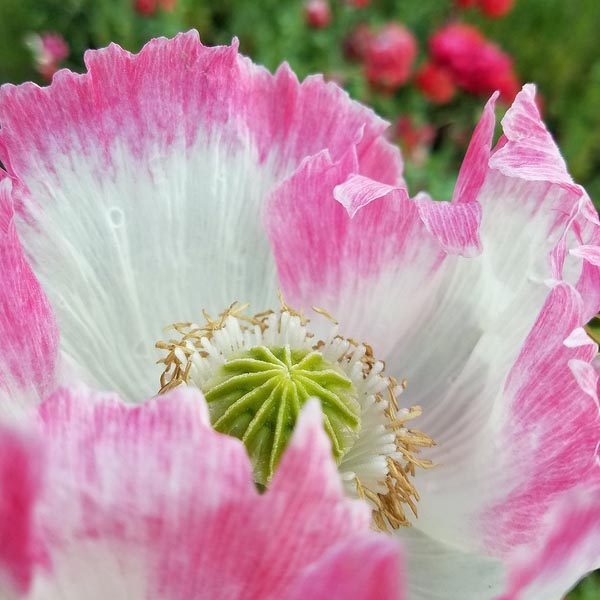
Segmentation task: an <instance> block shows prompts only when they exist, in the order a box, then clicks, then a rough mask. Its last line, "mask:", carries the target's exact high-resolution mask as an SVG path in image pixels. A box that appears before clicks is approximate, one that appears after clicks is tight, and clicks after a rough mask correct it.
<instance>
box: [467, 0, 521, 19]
mask: <svg viewBox="0 0 600 600" xmlns="http://www.w3.org/2000/svg"><path fill="white" fill-rule="evenodd" d="M514 3H515V0H456V1H455V4H456V6H458V7H459V8H473V7H475V6H476V7H478V8H480V9H481V11H482V12H483V13H484V14H485V15H486V16H488V17H490V18H492V19H497V18H500V17H504V16H505V15H507V14H508V13H509V12H510V11H511V10H512V8H513V6H514Z"/></svg>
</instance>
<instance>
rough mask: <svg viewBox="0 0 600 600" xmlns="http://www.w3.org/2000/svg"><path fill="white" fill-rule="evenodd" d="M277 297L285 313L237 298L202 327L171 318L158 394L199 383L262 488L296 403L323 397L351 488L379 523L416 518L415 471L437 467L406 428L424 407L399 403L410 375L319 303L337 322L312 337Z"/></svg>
mask: <svg viewBox="0 0 600 600" xmlns="http://www.w3.org/2000/svg"><path fill="white" fill-rule="evenodd" d="M280 301H281V307H280V310H279V312H278V313H275V312H274V311H272V310H267V311H264V312H261V313H257V314H255V315H251V316H250V315H247V314H246V312H245V311H246V309H247V308H248V305H247V304H244V305H240V304H239V303H238V302H233V303H232V304H231V305H230V306H229V307H228V308H226V309H225V310H224V311H223V312H222V313H221V314H219V315H218V317H216V318H212V317H211V316H210V315H209V314H208V313H206V311H203V315H204V319H205V323H204V324H202V325H197V324H195V323H191V322H182V323H173V324H172V325H170V326H169V327H168V328H167V330H174V331H175V332H176V333H177V334H178V335H179V338H178V339H171V340H170V341H168V342H164V341H159V342H157V343H156V347H157V348H159V349H160V350H163V351H165V353H166V354H165V356H164V357H163V358H161V359H160V360H159V361H158V362H159V363H162V364H164V366H165V368H164V371H163V373H162V375H161V377H160V392H159V393H164V392H166V391H168V390H171V389H173V388H174V387H177V386H179V385H191V386H194V387H198V388H200V389H202V391H203V392H204V395H205V397H206V399H207V402H208V404H209V411H210V412H211V421H212V423H213V426H214V427H215V428H216V429H217V430H220V431H223V432H225V433H229V434H232V435H235V436H236V437H239V438H240V439H242V440H243V441H244V442H245V443H246V447H247V448H248V451H249V454H250V456H251V459H252V460H253V464H254V465H255V478H256V480H257V482H258V483H260V484H263V485H268V483H269V481H270V478H271V476H272V474H273V470H274V469H275V468H276V464H277V461H278V458H279V456H280V454H281V452H282V450H283V446H284V445H285V443H286V442H287V438H288V437H289V435H290V433H291V429H292V428H293V423H294V422H295V418H296V417H297V412H298V411H299V406H300V405H301V404H302V403H303V402H304V401H305V400H306V399H307V398H308V396H317V397H319V398H320V400H321V404H322V407H323V412H324V425H325V429H326V431H327V433H328V435H329V437H330V439H331V441H332V451H333V454H334V458H335V459H336V461H337V462H338V469H339V471H340V475H341V478H342V481H343V482H344V485H345V487H346V492H347V493H348V494H349V495H353V496H357V497H360V498H364V499H366V500H367V501H368V502H369V503H370V504H371V505H372V506H373V522H374V524H375V526H376V527H377V528H378V529H381V530H389V529H396V528H398V527H401V526H410V519H411V517H410V516H409V514H411V513H412V515H414V517H415V518H416V517H417V516H418V514H417V502H418V500H419V494H418V492H417V490H416V488H415V486H414V484H413V481H412V478H413V477H414V475H415V469H416V468H422V469H429V468H431V467H432V466H433V465H432V463H431V461H429V460H427V459H422V458H418V454H419V452H420V450H421V449H422V448H430V447H432V446H433V445H434V442H433V440H432V439H431V438H430V437H429V436H427V435H426V434H425V433H423V432H421V431H418V430H416V429H410V428H407V423H409V422H410V421H412V420H413V419H415V418H417V417H419V416H420V415H421V409H420V408H419V407H417V406H415V407H411V408H408V409H405V408H400V407H399V406H400V404H399V401H398V396H399V395H400V394H401V393H402V391H403V390H404V389H405V388H406V386H407V382H406V380H402V381H401V383H400V384H399V383H398V382H397V380H396V379H394V378H393V377H390V376H385V375H384V370H385V364H384V362H383V361H379V360H377V359H376V358H375V356H374V353H373V349H372V347H371V346H370V345H368V344H365V343H359V342H357V341H356V340H354V339H352V338H343V337H341V336H340V335H338V330H337V325H338V323H337V321H336V320H335V318H334V317H332V315H331V314H329V312H327V311H326V310H325V309H322V308H318V307H313V310H314V311H315V312H316V313H317V314H319V315H321V316H323V317H325V318H326V319H327V320H329V321H330V322H331V323H332V326H331V329H330V331H329V334H328V335H327V336H326V337H324V338H323V339H319V340H315V339H314V336H313V335H312V334H311V333H310V332H309V331H308V329H307V325H308V323H309V320H308V319H307V318H306V317H305V316H304V315H303V314H302V313H301V312H297V311H295V310H294V309H292V308H291V307H289V306H288V305H286V304H285V302H284V301H283V298H282V297H281V296H280ZM309 367H310V368H309ZM242 383H243V385H242ZM290 385H291V387H289V386H290ZM261 386H262V387H261ZM259 388H260V389H259ZM274 390H276V391H274ZM298 401H300V405H297V404H298ZM290 403H291V404H290ZM286 406H287V407H288V408H286ZM292 406H296V409H292V408H290V407H292ZM332 411H333V413H332ZM353 414H354V417H353ZM267 415H269V416H267ZM340 419H341V420H340ZM261 427H263V429H261ZM265 427H266V429H265ZM259 430H260V431H262V433H261V434H260V435H258V434H257V432H258V431H259ZM257 435H258V437H257ZM261 436H262V437H261ZM265 448H266V449H267V450H268V452H267V453H266V454H265ZM267 455H268V456H267Z"/></svg>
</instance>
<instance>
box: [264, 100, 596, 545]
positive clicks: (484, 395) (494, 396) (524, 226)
mask: <svg viewBox="0 0 600 600" xmlns="http://www.w3.org/2000/svg"><path fill="white" fill-rule="evenodd" d="M530 91H531V90H530V89H529V88H526V89H525V90H524V91H523V92H522V94H521V95H520V97H519V100H518V102H516V103H515V106H514V107H513V108H512V109H511V110H510V111H509V113H508V114H507V117H506V120H505V122H506V124H507V125H506V130H505V136H504V138H503V139H502V141H501V143H500V144H499V146H498V147H497V149H496V150H495V151H494V153H493V154H492V156H491V158H490V160H489V165H488V168H487V172H486V174H485V178H484V179H482V177H481V173H480V172H479V164H478V161H477V160H475V159H473V160H471V161H467V164H466V167H465V168H466V169H467V170H468V169H470V168H472V169H474V170H475V171H476V172H475V173H473V174H469V173H468V171H463V172H462V173H461V181H462V182H463V185H462V187H464V189H465V190H466V189H467V188H468V189H469V190H470V191H469V192H468V194H467V196H468V197H467V202H464V203H463V202H453V203H452V204H450V205H448V206H450V207H454V206H455V207H464V206H465V205H466V206H468V205H469V203H470V202H474V201H473V200H469V199H470V198H471V197H472V196H473V195H475V192H474V191H473V190H475V189H477V188H478V187H479V189H478V190H477V193H476V197H477V202H478V203H479V204H481V209H482V218H481V225H480V227H479V228H477V227H476V222H475V225H473V226H472V227H471V226H468V223H466V222H465V221H463V220H462V219H458V218H457V219H456V220H455V221H453V219H452V215H453V214H454V213H452V208H449V209H439V210H436V209H435V208H431V214H432V215H433V217H432V218H430V219H429V222H428V219H427V217H428V216H429V215H428V211H429V207H428V211H424V210H422V209H421V210H420V211H419V210H418V204H419V203H418V202H415V201H410V200H407V199H406V194H405V193H403V192H402V191H401V190H391V191H390V188H389V186H388V185H379V184H377V183H375V182H369V181H368V180H365V178H356V177H353V178H350V179H348V180H347V181H345V182H344V183H342V184H339V183H337V182H338V181H340V180H344V176H343V171H344V166H343V165H342V164H341V161H340V162H339V163H336V164H333V165H331V164H330V165H323V166H322V169H321V171H320V173H319V170H318V169H312V170H311V169H309V168H305V169H304V170H302V169H300V170H299V171H298V172H297V173H296V174H294V176H293V177H292V178H290V179H289V180H288V181H286V182H285V183H284V184H282V186H281V187H280V188H279V189H278V190H277V191H276V192H275V195H274V197H273V199H272V214H273V215H275V216H274V217H272V221H271V223H272V225H271V226H270V227H269V234H270V237H271V240H272V243H273V246H274V251H275V256H276V260H277V265H278V269H279V273H280V278H281V281H282V286H283V290H284V292H285V293H286V299H287V300H288V301H289V302H290V303H292V304H295V305H297V306H298V305H299V306H303V307H305V308H307V307H310V306H312V305H319V306H324V307H326V308H327V309H328V310H329V311H330V312H331V313H332V314H333V315H335V316H336V318H337V319H338V320H340V322H341V323H342V325H343V328H344V331H343V332H344V333H345V334H347V335H350V336H352V337H355V338H358V339H363V340H365V341H368V342H369V343H370V344H372V345H373V348H374V351H375V354H376V355H377V356H378V357H380V358H383V359H385V360H386V362H387V370H388V372H390V374H392V375H395V376H396V377H398V378H402V377H406V378H407V379H408V389H407V390H406V392H405V395H404V396H403V402H404V403H407V404H420V405H422V406H423V408H424V416H423V417H422V418H421V419H420V421H419V423H418V427H419V429H421V430H424V431H426V432H427V433H428V434H429V435H431V436H432V437H433V438H434V439H435V440H436V442H437V444H438V445H437V447H436V448H435V449H433V450H432V451H431V453H430V457H431V458H432V459H433V460H434V461H435V462H436V463H437V464H438V467H437V468H435V469H432V470H430V471H428V472H427V473H420V474H419V475H418V476H417V482H416V485H417V487H418V489H419V491H420V493H421V498H422V499H421V502H420V505H419V519H418V520H417V521H416V524H417V525H418V527H420V528H422V529H423V530H424V531H425V532H426V533H428V534H429V535H431V536H433V537H436V538H438V539H439V540H442V541H444V542H446V543H447V544H449V545H453V546H455V547H457V548H462V549H463V550H465V551H471V552H473V551H475V552H476V551H478V550H481V549H486V544H485V542H484V540H483V537H484V536H482V534H483V529H484V528H485V526H487V525H490V526H491V525H493V523H494V521H493V520H489V521H486V525H485V526H484V525H482V524H481V523H478V522H475V521H474V520H473V515H474V514H477V513H478V512H480V511H481V510H483V508H482V507H485V506H486V502H488V503H490V504H493V501H494V498H496V499H497V498H499V497H502V496H503V494H508V493H509V492H510V486H511V485H512V484H514V481H513V482H512V484H511V481H506V482H505V485H504V486H502V485H501V484H499V483H497V482H498V481H500V480H497V479H490V477H492V476H494V477H496V476H497V475H499V474H500V475H506V474H510V473H511V469H512V467H511V469H509V466H511V465H512V464H513V463H514V464H516V465H517V466H519V467H521V469H518V473H519V476H524V477H525V479H527V480H528V475H527V474H531V473H535V474H536V475H538V476H539V473H540V472H539V471H538V470H537V469H536V467H535V466H533V468H532V466H531V462H530V460H531V461H533V462H534V463H535V460H536V456H538V455H537V454H535V452H536V448H537V449H539V436H538V435H537V434H536V433H535V432H533V431H532V430H527V428H525V429H524V430H523V431H522V432H521V434H520V435H521V437H520V444H521V445H523V446H524V447H526V448H528V451H529V452H532V453H533V457H532V458H531V459H529V457H528V456H527V457H526V458H527V460H524V455H523V454H522V453H521V450H522V448H521V446H519V445H515V444H514V443H513V441H511V440H509V439H506V440H504V441H503V442H502V443H501V442H499V441H498V440H499V438H500V436H501V433H500V429H501V428H502V424H506V425H508V424H509V423H510V420H511V419H512V418H513V415H512V414H511V410H512V409H511V408H508V407H510V406H511V405H512V403H513V398H512V396H511V395H510V390H509V391H508V392H507V393H506V394H505V393H504V392H503V390H504V387H505V385H506V382H507V379H508V378H509V373H510V372H511V370H513V372H514V369H513V365H515V363H517V361H518V358H519V356H520V355H521V352H522V348H523V345H524V344H525V342H526V340H527V339H528V338H530V337H531V336H534V337H536V336H537V338H539V339H538V342H536V343H538V344H541V343H542V340H543V345H544V348H543V349H540V351H539V353H538V352H537V350H536V352H534V353H530V355H531V356H532V357H533V356H534V355H535V354H538V355H539V357H540V360H541V359H542V358H541V357H542V356H546V354H544V352H546V353H551V354H552V360H556V361H558V363H557V366H556V367H555V368H556V369H559V371H557V374H558V375H559V376H557V377H555V378H554V379H553V380H552V381H548V378H549V375H548V373H549V371H548V370H547V369H546V368H545V367H544V369H542V370H541V371H538V377H542V383H541V384H540V385H539V389H540V390H542V389H545V390H546V391H547V390H548V388H549V387H550V388H552V390H553V395H552V396H551V398H550V399H547V400H549V401H556V398H555V397H556V396H560V397H561V398H562V399H563V400H561V401H560V405H561V406H562V402H563V401H564V402H567V403H569V402H571V403H574V404H575V407H576V412H577V414H581V415H584V414H585V415H586V417H585V418H587V421H588V423H587V429H586V428H585V427H584V429H585V430H586V431H588V432H590V429H589V428H590V427H594V415H595V413H594V412H593V410H594V409H593V405H592V400H591V399H589V398H588V397H585V395H584V394H583V392H581V390H580V388H579V386H578V385H577V382H576V381H575V379H574V378H573V375H572V374H571V371H570V370H569V367H568V363H569V361H570V360H571V359H573V358H575V359H577V358H579V359H582V360H587V361H588V362H589V361H590V360H591V354H593V347H592V346H591V345H587V346H583V347H581V348H577V349H569V348H567V347H565V346H564V345H563V342H564V340H565V339H567V338H568V337H569V336H570V334H571V332H572V331H573V330H574V329H576V328H578V327H581V326H583V325H584V324H585V323H586V321H587V319H589V317H590V316H591V315H592V314H594V312H596V311H597V310H598V308H599V307H600V303H599V301H600V297H599V292H600V285H599V280H598V270H597V268H596V267H594V265H592V264H591V263H589V261H588V262H586V265H587V267H586V266H584V268H583V269H582V265H581V261H580V260H579V263H577V262H576V259H577V257H574V256H572V255H570V254H569V250H570V249H571V248H576V247H578V246H580V245H590V244H591V245H594V244H595V243H596V241H597V239H598V234H599V227H598V218H597V216H596V215H594V214H593V211H592V210H591V209H590V205H589V199H588V198H587V196H585V194H584V193H583V191H582V189H581V188H579V187H578V186H575V185H574V184H572V183H569V181H570V178H569V176H568V174H567V173H566V171H565V170H564V163H562V162H561V160H562V159H560V155H559V153H558V150H557V149H556V147H555V146H554V144H553V142H552V140H551V138H550V137H549V135H548V134H547V132H546V130H545V128H544V126H543V124H542V122H541V120H540V119H539V115H537V112H536V113H535V115H537V116H535V115H534V112H533V111H536V110H537V109H535V108H534V107H532V105H533V98H532V96H531V93H530ZM492 111H493V105H492V104H488V105H487V107H486V109H485V111H484V116H483V119H484V120H483V124H482V126H481V128H480V129H478V133H477V134H476V136H475V139H474V141H473V144H474V145H475V150H473V152H472V153H471V154H470V156H471V158H472V157H473V156H481V155H486V152H487V150H486V148H488V147H489V144H490V142H491V135H492V132H493V128H492V127H491V122H492V120H491V114H492ZM521 112H526V113H527V115H529V116H531V115H534V117H535V118H534V121H535V127H533V126H532V127H531V129H532V131H533V133H532V135H534V136H535V138H536V142H535V143H531V142H530V140H529V139H522V138H521V137H519V136H521V135H522V133H523V132H524V131H526V128H525V127H523V128H521V129H519V128H517V131H518V132H519V133H518V134H517V133H515V127H514V123H515V122H519V118H520V117H519V113H521ZM543 132H546V133H543ZM486 136H489V139H488V140H487V141H486V139H484V138H486ZM536 144H546V145H548V146H549V147H548V148H542V149H541V150H540V151H539V152H537V153H535V152H534V153H532V152H533V150H532V149H533V148H534V147H535V145H536ZM509 150H510V152H511V154H510V156H509V157H508V158H507V159H506V160H504V159H503V155H504V156H506V153H507V152H508V151H509ZM515 154H516V155H519V156H520V158H519V159H515V157H514V155H515ZM528 160H535V161H540V160H542V161H547V163H548V164H546V165H543V164H542V165H540V164H532V165H529V163H528V162H527V161H528ZM305 167H306V165H305ZM561 169H563V170H561ZM330 173H332V174H330ZM544 177H547V178H548V179H543V178H544ZM467 182H471V183H467ZM336 184H337V187H335V186H336ZM334 187H335V193H333V190H332V188H334ZM327 188H329V190H331V191H328V189H327ZM461 189H462V188H461ZM378 190H379V193H378ZM465 193H466V192H465ZM465 193H462V192H461V194H460V195H459V196H464V195H465ZM332 196H335V200H337V201H338V202H340V203H341V204H343V207H342V208H345V209H346V214H344V211H340V210H339V207H336V206H335V202H332ZM457 199H458V200H460V197H458V198H457ZM348 209H349V210H348ZM463 210H464V208H463ZM445 213H447V214H445ZM350 214H353V217H352V218H351V217H350ZM471 217H473V218H477V213H476V212H475V211H473V212H472V213H471ZM292 223H293V224H294V225H295V229H294V230H293V231H292V232H291V233H289V232H290V226H291V224H292ZM375 223H377V224H376V225H375ZM381 223H384V224H385V225H381ZM453 223H457V224H459V225H461V226H462V227H465V231H461V232H460V235H453V236H450V235H448V234H447V232H448V231H451V230H452V229H451V228H452V226H453ZM284 232H285V233H284ZM475 233H478V234H479V239H480V240H481V245H482V246H483V252H482V253H481V254H480V255H478V256H472V257H469V258H465V257H462V256H456V254H457V250H459V252H458V254H467V255H468V254H472V253H473V252H472V250H471V252H460V250H462V249H466V248H465V246H462V248H461V247H458V248H457V246H460V244H454V243H453V242H454V240H458V241H459V242H460V241H461V240H462V241H464V240H466V241H468V242H469V245H468V246H467V248H471V249H472V248H475V247H477V241H476V237H475V235H474V234H475ZM286 236H287V237H286ZM302 248H304V252H302ZM306 248H309V249H310V252H309V251H307V250H306ZM342 269H343V271H342ZM586 269H587V271H586ZM340 271H342V272H341V273H340ZM292 274H296V275H297V277H295V278H294V277H292ZM561 280H564V281H565V282H566V283H564V284H563V283H560V281H561ZM575 286H576V288H577V291H576V289H575ZM578 291H579V292H582V291H585V293H586V298H585V299H583V300H582V298H581V296H580V294H579V293H578ZM548 314H553V315H554V318H555V320H556V323H555V327H556V329H552V327H551V326H550V321H549V319H548V318H547V317H546V316H545V315H548ZM538 321H539V322H538ZM536 323H537V325H536ZM534 327H535V328H536V329H534ZM540 328H541V329H540ZM532 329H534V332H533V333H531V332H532ZM590 353H591V354H590ZM582 357H584V358H582ZM544 360H545V359H544ZM390 367H391V368H390ZM534 367H535V364H534V363H532V364H530V365H529V367H528V368H526V369H523V375H522V376H523V377H524V378H527V381H530V382H531V385H532V386H533V387H535V384H534V382H533V379H532V375H531V374H532V373H533V372H534V371H535V368H534ZM517 368H518V367H515V369H517ZM540 368H541V367H540ZM432 369H434V370H435V376H432ZM561 369H562V370H561ZM511 378H512V380H513V381H514V375H512V376H511ZM559 382H560V383H559ZM559 385H560V387H561V388H562V389H561V390H560V392H559V390H558V386H559ZM553 386H555V387H553ZM588 400H589V402H588ZM579 411H581V412H579ZM546 412H547V413H548V414H550V415H552V414H554V413H553V412H552V411H550V410H547V411H546ZM561 416H564V415H561ZM536 417H537V418H540V419H541V415H540V414H539V412H538V413H536ZM516 421H517V422H518V423H522V424H523V423H524V421H523V420H522V419H521V418H519V419H517V420H516ZM577 422H578V423H580V421H579V420H577ZM539 426H540V427H541V429H543V430H544V433H547V431H546V430H548V431H550V430H551V429H552V427H551V425H550V422H549V421H548V420H546V421H544V420H541V422H540V424H539ZM509 429H510V428H508V427H507V430H506V431H508V430H509ZM559 429H560V428H559ZM560 430H561V431H562V429H560ZM563 433H565V434H566V435H565V438H564V439H563V440H562V441H559V440H557V448H561V449H564V440H565V439H571V438H570V437H569V435H570V436H571V437H572V435H573V433H572V432H571V433H570V430H565V431H563ZM591 435H593V434H591ZM550 437H551V439H554V437H553V436H552V435H551V436H550ZM587 439H588V438H587V437H586V440H587ZM536 443H537V444H538V446H536ZM512 452H517V453H519V454H518V458H517V456H514V455H512ZM581 453H582V454H581V455H582V456H583V455H584V454H585V455H586V456H588V458H589V448H588V444H587V443H586V444H585V447H582V449H581ZM549 455H552V456H553V457H554V458H555V459H556V465H555V467H554V468H549V469H548V471H547V477H546V476H541V477H540V481H545V482H546V484H547V485H549V486H552V485H553V482H554V481H555V478H558V479H559V480H560V474H559V473H560V470H561V469H563V468H564V466H565V460H566V459H565V458H563V457H561V456H557V455H556V454H555V453H554V452H550V453H549ZM509 456H510V457H511V458H510V459H509ZM513 470H514V469H513ZM576 470H577V469H576ZM517 479H518V477H517ZM563 484H565V485H564V486H563ZM569 485H571V483H567V482H566V481H563V482H562V483H560V484H559V485H558V487H559V488H561V486H562V487H564V488H568V487H569ZM523 489H525V490H526V489H528V488H527V486H526V485H525V487H524V488H523ZM490 504H488V506H489V505H490ZM538 508H539V506H538ZM532 510H533V508H532ZM530 525H531V526H532V527H535V523H534V522H533V521H532V522H531V523H530ZM526 533H527V535H532V534H534V530H529V531H526ZM490 535H492V533H490ZM499 537H500V539H502V536H499ZM490 551H491V550H490Z"/></svg>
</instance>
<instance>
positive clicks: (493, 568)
mask: <svg viewBox="0 0 600 600" xmlns="http://www.w3.org/2000/svg"><path fill="white" fill-rule="evenodd" d="M394 537H395V538H397V540H399V541H400V543H401V544H402V545H403V547H404V549H405V551H404V554H405V556H406V578H407V598H408V600H457V599H460V600H492V598H496V596H497V595H498V594H499V593H500V592H501V590H502V589H504V587H503V586H504V580H505V568H504V565H503V564H502V562H501V561H499V560H497V559H494V558H491V557H488V556H485V555H483V554H478V553H465V552H462V551H461V550H460V549H457V548H453V547H451V546H448V545H446V544H444V543H442V542H440V541H439V540H436V539H434V538H431V537H429V536H427V535H426V534H424V533H423V532H421V531H419V530H418V529H417V528H416V527H411V528H409V529H406V528H402V529H399V530H397V531H396V532H395V533H394Z"/></svg>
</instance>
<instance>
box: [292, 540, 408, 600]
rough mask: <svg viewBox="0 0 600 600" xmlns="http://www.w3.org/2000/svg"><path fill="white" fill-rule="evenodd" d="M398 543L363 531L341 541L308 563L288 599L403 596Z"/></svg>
mask: <svg viewBox="0 0 600 600" xmlns="http://www.w3.org/2000/svg"><path fill="white" fill-rule="evenodd" d="M399 549H400V548H399V545H398V544H397V543H396V542H395V541H394V540H392V539H390V538H387V537H384V536H377V537H376V536H373V535H368V534H361V535H357V536H355V537H352V538H349V539H348V540H345V541H343V542H340V543H339V544H337V545H336V546H334V547H333V548H331V550H328V551H327V552H326V554H325V556H324V557H323V558H322V559H321V561H320V562H319V563H317V564H316V565H311V566H309V567H308V568H307V569H306V570H305V572H304V573H303V574H302V576H301V578H300V581H298V582H297V583H295V584H294V586H293V589H292V590H290V593H289V594H288V595H287V596H286V598H287V599H288V600H306V598H310V599H311V600H330V599H331V598H343V599H344V600H374V599H377V600H404V599H405V598H406V595H405V593H404V581H403V580H404V577H405V575H404V572H403V571H404V569H403V565H402V564H401V562H400V560H399Z"/></svg>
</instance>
